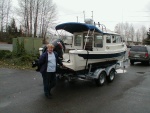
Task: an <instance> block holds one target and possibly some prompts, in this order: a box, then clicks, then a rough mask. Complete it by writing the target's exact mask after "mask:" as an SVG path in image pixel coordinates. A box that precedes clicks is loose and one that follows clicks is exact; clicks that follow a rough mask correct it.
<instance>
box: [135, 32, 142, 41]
mask: <svg viewBox="0 0 150 113" xmlns="http://www.w3.org/2000/svg"><path fill="white" fill-rule="evenodd" d="M135 35H136V41H137V43H139V42H140V37H141V33H140V30H139V29H138V30H137V31H136V33H135Z"/></svg>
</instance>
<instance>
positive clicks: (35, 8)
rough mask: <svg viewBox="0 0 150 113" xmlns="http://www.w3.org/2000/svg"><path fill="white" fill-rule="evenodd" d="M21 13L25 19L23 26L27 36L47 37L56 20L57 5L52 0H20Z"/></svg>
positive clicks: (19, 10)
mask: <svg viewBox="0 0 150 113" xmlns="http://www.w3.org/2000/svg"><path fill="white" fill-rule="evenodd" d="M19 6H20V8H19V9H18V12H19V15H20V16H21V17H22V19H23V20H24V23H22V27H24V32H25V34H26V36H31V35H33V37H36V36H37V34H40V36H41V37H42V38H45V37H46V34H47V31H48V28H50V27H52V26H53V24H54V22H55V20H56V6H55V4H53V2H52V0H19Z"/></svg>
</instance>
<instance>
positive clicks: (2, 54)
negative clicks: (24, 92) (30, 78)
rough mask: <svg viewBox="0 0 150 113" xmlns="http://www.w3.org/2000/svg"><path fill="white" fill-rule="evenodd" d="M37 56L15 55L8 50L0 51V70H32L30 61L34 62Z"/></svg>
mask: <svg viewBox="0 0 150 113" xmlns="http://www.w3.org/2000/svg"><path fill="white" fill-rule="evenodd" d="M36 58H37V56H33V55H29V54H24V55H19V56H18V55H16V54H14V53H12V52H10V51H8V50H0V68H3V67H5V68H14V69H29V70H35V68H32V61H33V60H35V59H36Z"/></svg>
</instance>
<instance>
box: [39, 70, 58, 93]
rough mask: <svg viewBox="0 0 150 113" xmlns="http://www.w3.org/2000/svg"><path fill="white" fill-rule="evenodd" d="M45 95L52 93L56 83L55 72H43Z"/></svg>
mask: <svg viewBox="0 0 150 113" xmlns="http://www.w3.org/2000/svg"><path fill="white" fill-rule="evenodd" d="M42 77H43V85H44V92H45V95H50V92H51V89H52V88H53V87H54V86H55V85H56V74H55V72H46V73H42Z"/></svg>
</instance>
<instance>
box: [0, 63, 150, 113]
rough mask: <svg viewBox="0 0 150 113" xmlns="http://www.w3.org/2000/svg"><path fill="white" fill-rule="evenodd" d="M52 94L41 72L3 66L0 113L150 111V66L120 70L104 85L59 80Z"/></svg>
mask: <svg viewBox="0 0 150 113" xmlns="http://www.w3.org/2000/svg"><path fill="white" fill-rule="evenodd" d="M123 72H125V73H123ZM52 94H53V98H52V99H46V98H45V97H44V94H43V85H42V78H41V75H40V73H38V72H35V71H31V70H16V69H7V68H0V113H150V106H149V105H150V66H144V65H142V64H135V65H134V66H129V67H128V68H127V69H125V70H124V71H123V70H118V74H117V75H116V78H115V80H114V81H113V82H112V83H106V84H105V85H104V86H102V87H96V86H95V84H94V83H93V82H91V81H81V80H79V81H77V82H75V83H74V84H70V83H68V82H67V81H59V82H58V84H57V86H56V87H55V89H53V91H52Z"/></svg>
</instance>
